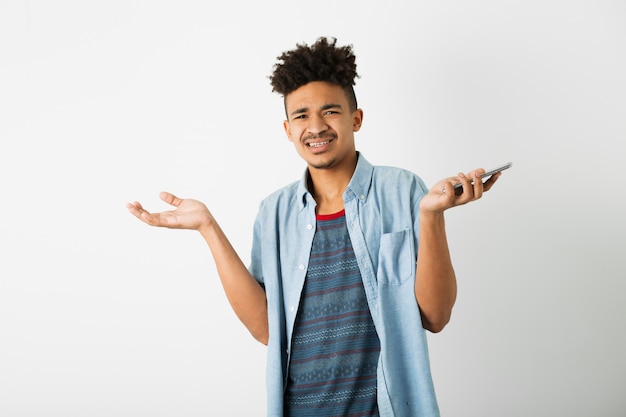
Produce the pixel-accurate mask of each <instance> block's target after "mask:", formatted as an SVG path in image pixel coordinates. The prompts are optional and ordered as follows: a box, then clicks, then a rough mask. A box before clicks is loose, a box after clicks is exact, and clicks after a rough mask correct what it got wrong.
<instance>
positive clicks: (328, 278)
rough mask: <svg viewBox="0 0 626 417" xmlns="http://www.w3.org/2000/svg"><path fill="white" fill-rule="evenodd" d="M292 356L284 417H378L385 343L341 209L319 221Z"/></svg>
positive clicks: (292, 346) (322, 216) (321, 217)
mask: <svg viewBox="0 0 626 417" xmlns="http://www.w3.org/2000/svg"><path fill="white" fill-rule="evenodd" d="M291 352H292V354H291V361H290V364H289V373H288V382H287V390H286V393H285V415H286V416H290V417H295V416H298V417H300V416H315V417H318V416H342V417H348V416H349V417H357V416H359V417H364V416H368V417H369V416H378V407H377V401H376V370H377V365H378V356H379V352H380V343H379V340H378V335H377V334H376V330H375V328H374V323H373V321H372V317H371V314H370V310H369V308H368V305H367V299H366V297H365V289H364V287H363V282H362V280H361V274H360V272H359V268H358V265H357V261H356V258H355V255H354V252H353V250H352V244H351V242H350V236H349V235H348V229H347V227H346V218H345V212H344V211H343V210H342V211H341V212H339V213H336V214H334V215H318V216H317V229H316V232H315V237H314V239H313V247H312V249H311V256H310V260H309V268H308V272H307V276H306V280H305V284H304V289H303V294H302V301H301V304H300V310H299V311H298V316H297V318H296V324H295V328H294V334H293V340H292V343H291Z"/></svg>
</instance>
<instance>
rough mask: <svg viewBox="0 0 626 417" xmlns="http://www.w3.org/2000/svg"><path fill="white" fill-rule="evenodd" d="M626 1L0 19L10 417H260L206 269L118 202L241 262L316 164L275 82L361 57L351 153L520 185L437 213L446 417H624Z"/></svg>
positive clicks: (396, 4) (3, 295)
mask: <svg viewBox="0 0 626 417" xmlns="http://www.w3.org/2000/svg"><path fill="white" fill-rule="evenodd" d="M624 22H626V2H623V1H604V0H600V1H592V0H589V1H581V0H573V1H565V0H562V1H556V0H542V1H495V0H494V1H459V0H451V1H438V2H435V1H395V0H393V1H387V2H364V1H358V2H357V1H342V2H330V1H321V2H316V3H294V2H287V1H274V2H257V1H252V0H247V1H241V0H239V1H231V2H220V3H212V2H200V1H178V2H165V1H134V2H128V1H106V2H104V1H101V2H96V1H91V2H81V1H55V2H46V1H35V0H30V1H27V0H21V1H18V0H0V184H1V185H2V192H1V193H0V210H1V212H0V214H1V218H2V221H1V222H0V415H1V416H6V417H18V416H19V417H33V416H46V417H48V416H64V417H70V416H72V417H73V416H81V417H82V416H90V417H98V416H118V417H126V416H132V417H137V416H152V417H154V416H263V415H264V413H265V401H266V400H265V376H264V373H265V348H264V347H263V346H261V345H260V344H258V343H257V342H255V341H254V340H253V339H252V337H251V336H249V335H248V334H247V331H246V330H245V329H244V328H243V326H242V325H241V324H240V323H239V322H238V321H237V319H236V318H235V316H234V314H233V313H232V311H231V310H230V307H229V306H228V303H227V301H226V299H225V296H224V294H223V291H222V289H221V286H220V284H219V280H218V277H217V275H216V272H215V269H214V265H213V262H212V259H211V257H210V253H209V251H208V249H207V248H206V247H205V244H204V242H203V240H202V239H201V238H200V236H199V235H197V234H195V233H193V232H189V231H173V230H165V229H154V228H150V227H148V226H146V225H144V224H142V223H140V222H139V221H138V220H136V219H135V218H134V217H132V216H131V215H130V214H128V213H127V211H126V209H125V204H126V203H127V202H130V201H134V200H139V201H141V202H142V203H143V204H144V206H145V207H146V208H147V209H149V210H154V211H161V210H164V209H166V208H167V207H166V205H165V204H164V203H162V202H161V201H160V200H159V199H158V193H159V192H160V191H162V190H167V191H171V192H173V193H175V194H177V195H179V196H181V197H191V198H197V199H200V200H202V201H204V202H205V203H206V204H207V205H208V207H209V208H210V209H211V210H212V212H213V213H214V215H215V216H216V217H217V219H218V220H219V221H220V223H221V225H222V227H223V229H224V230H225V231H226V233H227V234H228V236H229V237H230V239H231V241H232V243H233V245H234V246H235V247H236V248H237V249H238V251H239V253H240V255H241V256H242V258H243V259H244V261H245V262H246V263H247V261H248V259H249V251H250V243H251V238H252V230H251V229H252V224H253V221H254V216H255V214H256V210H257V207H258V203H259V201H260V199H261V198H263V197H264V196H265V195H267V194H269V193H270V192H272V191H274V190H275V189H276V188H278V187H280V186H282V185H285V184H287V183H289V182H291V181H294V180H296V179H298V178H299V177H300V175H301V174H302V172H303V169H304V165H303V162H302V161H301V160H300V159H299V157H298V156H297V154H296V152H295V151H294V150H293V149H292V147H291V144H290V143H289V142H288V141H287V139H286V137H285V135H284V133H283V130H282V120H283V109H282V100H281V98H280V97H278V96H277V95H276V94H274V93H272V92H271V87H270V85H269V80H268V79H267V76H268V75H269V74H270V73H271V71H272V66H273V64H274V62H275V58H276V57H277V56H278V55H279V54H280V53H281V52H282V51H283V50H286V49H290V48H292V47H294V46H295V44H296V43H301V42H306V43H311V42H314V41H315V39H316V38H317V37H319V36H322V35H325V36H335V37H337V38H338V40H339V43H340V44H352V45H353V46H354V50H355V53H356V55H357V65H358V72H359V74H360V75H361V78H360V79H358V80H357V85H356V91H357V97H358V99H359V105H360V107H362V108H363V109H364V112H365V118H364V126H363V129H362V130H361V131H360V132H359V133H358V134H357V146H358V148H359V149H360V150H361V151H362V152H363V153H364V155H365V156H366V157H367V158H368V159H369V160H370V161H371V162H373V163H375V164H387V165H396V166H401V167H404V168H408V169H410V170H412V171H414V172H416V173H417V174H419V175H420V176H422V178H424V180H425V181H426V182H427V184H429V185H432V184H434V183H435V182H436V181H437V180H439V179H440V178H442V177H446V176H449V175H454V174H456V173H457V172H459V171H469V170H471V169H473V168H476V167H479V166H482V167H484V168H491V167H492V166H495V165H498V164H500V163H503V162H508V161H512V162H513V164H514V165H513V168H512V169H510V170H508V171H506V172H505V173H504V175H503V176H502V178H501V180H500V181H499V183H498V184H497V186H496V187H494V189H493V190H492V191H490V192H489V193H488V194H486V195H485V197H484V198H483V199H482V200H480V201H478V202H476V203H474V204H471V205H468V206H465V207H460V208H455V209H453V210H451V211H450V212H449V213H448V214H447V226H448V237H449V243H450V247H451V251H452V256H453V261H454V264H455V268H456V272H457V277H458V281H459V296H458V301H457V304H456V306H455V310H454V313H453V318H452V321H451V323H450V324H449V326H448V327H447V328H446V329H445V330H444V331H443V332H442V333H440V334H436V335H429V341H430V351H431V357H432V367H433V373H434V379H435V386H436V390H437V393H438V397H439V402H440V407H441V410H442V415H443V416H446V417H453V416H471V417H474V416H477V417H478V416H480V417H501V416H507V417H517V416H520V417H521V416H528V415H532V416H550V417H552V416H569V417H578V416H580V417H587V416H591V415H593V416H599V417H603V416H606V417H618V416H624V415H626V399H625V397H624V395H623V394H624V387H625V386H626V361H624V356H623V352H624V351H626V327H625V323H624V318H625V317H626V303H624V294H625V293H626V283H625V278H626V270H625V267H624V262H623V252H624V248H626V219H625V214H624V213H626V204H625V203H624V197H623V185H622V183H623V181H622V178H623V175H622V170H623V167H624V166H625V165H626V164H625V163H626V117H625V115H626V77H624V74H626V25H625V24H624Z"/></svg>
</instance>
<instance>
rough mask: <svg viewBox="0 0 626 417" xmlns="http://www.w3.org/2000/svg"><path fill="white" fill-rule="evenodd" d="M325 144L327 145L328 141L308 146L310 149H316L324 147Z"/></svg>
mask: <svg viewBox="0 0 626 417" xmlns="http://www.w3.org/2000/svg"><path fill="white" fill-rule="evenodd" d="M326 144H328V141H326V142H318V143H309V146H310V147H312V148H318V147H320V146H324V145H326Z"/></svg>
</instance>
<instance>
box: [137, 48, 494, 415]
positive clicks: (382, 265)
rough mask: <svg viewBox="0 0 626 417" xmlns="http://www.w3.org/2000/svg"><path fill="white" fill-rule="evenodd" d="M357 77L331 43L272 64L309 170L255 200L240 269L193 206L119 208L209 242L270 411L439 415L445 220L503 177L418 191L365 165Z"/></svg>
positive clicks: (450, 276) (411, 181) (346, 51)
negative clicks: (253, 348)
mask: <svg viewBox="0 0 626 417" xmlns="http://www.w3.org/2000/svg"><path fill="white" fill-rule="evenodd" d="M357 76H358V75H357V72H356V64H355V56H354V54H353V51H352V48H351V47H350V46H343V47H339V46H337V45H336V40H335V39H331V40H329V39H326V38H320V39H318V40H317V42H315V43H314V44H312V45H310V46H307V45H297V47H296V48H295V49H293V50H291V51H287V52H284V53H283V54H282V55H281V56H280V57H278V62H277V63H276V65H275V68H274V72H273V74H272V75H271V77H270V80H271V84H272V86H273V91H275V92H277V93H279V94H281V95H282V96H283V97H284V105H285V111H286V117H287V119H286V120H285V121H284V128H285V132H286V134H287V137H288V138H289V140H290V141H291V142H293V144H294V146H295V148H296V151H297V152H298V154H299V155H300V156H301V157H302V159H304V161H305V162H306V164H307V169H306V171H305V173H304V176H303V178H302V179H301V180H300V181H297V182H294V183H292V184H290V185H287V186H286V187H284V188H282V189H280V190H278V191H276V192H275V193H273V194H271V195H270V196H269V197H267V198H266V199H264V200H263V202H262V203H261V205H260V208H259V212H258V216H257V219H256V222H255V225H254V237H253V246H252V259H251V265H250V266H249V267H246V266H245V265H244V264H243V262H242V261H241V259H240V258H239V256H238V255H237V253H236V252H235V250H234V249H233V248H232V246H231V245H230V243H229V241H228V239H227V238H226V236H225V235H224V233H223V232H222V230H221V229H220V227H219V225H218V223H217V222H216V220H215V219H214V218H213V216H212V215H211V213H210V212H209V210H208V209H207V208H206V206H205V205H204V204H203V203H201V202H199V201H196V200H191V199H180V198H178V197H176V196H174V195H172V194H169V193H161V198H162V199H163V200H164V201H165V202H167V203H169V204H171V205H173V206H174V207H175V210H173V211H166V212H163V213H149V212H147V211H146V210H145V209H144V208H143V207H142V206H141V204H140V203H138V202H135V203H133V204H129V205H128V209H129V211H130V212H131V213H132V214H134V215H135V216H137V217H138V218H139V219H140V220H142V221H144V222H145V223H147V224H149V225H152V226H162V227H170V228H183V229H195V230H198V231H199V232H200V233H201V235H202V236H203V237H204V239H205V240H206V242H207V244H208V246H209V248H210V250H211V253H212V255H213V257H214V259H215V262H216V266H217V270H218V273H219V276H220V279H221V282H222V285H223V286H224V289H225V292H226V295H227V297H228V300H229V302H230V304H231V305H232V307H233V309H234V311H235V313H236V314H237V316H238V317H239V318H240V320H241V321H242V322H243V324H244V325H245V326H246V327H247V328H248V329H249V331H250V332H251V334H252V335H253V336H254V337H255V338H256V339H257V340H259V341H260V342H261V343H264V344H267V346H268V363H267V389H268V416H283V415H284V416H377V415H380V416H403V417H404V416H411V417H413V416H438V415H439V411H438V406H437V401H436V397H435V392H434V388H433V383H432V378H431V374H430V365H429V358H428V349H427V342H426V334H425V329H426V330H429V331H431V332H439V331H441V330H442V329H443V327H444V326H445V325H446V324H447V323H448V320H449V319H450V315H451V311H452V307H453V305H454V302H455V298H456V278H455V274H454V270H453V267H452V263H451V260H450V254H449V251H448V244H447V240H446V233H445V225H444V211H445V210H447V209H449V208H451V207H454V206H458V205H462V204H465V203H468V202H470V201H474V200H476V199H478V198H480V197H481V196H482V194H483V192H484V191H487V190H489V188H491V186H492V185H493V184H494V182H495V181H496V180H497V178H498V177H499V175H500V174H495V175H493V176H492V177H491V178H490V179H489V180H487V181H486V182H485V183H484V184H483V183H482V181H481V180H480V178H479V175H480V174H482V173H483V172H484V170H482V169H477V170H474V171H472V172H470V173H468V174H467V175H464V174H458V175H457V176H455V177H450V178H446V179H444V180H441V181H439V182H438V183H437V184H436V185H435V186H434V187H433V188H432V189H431V190H430V191H428V189H427V188H426V186H425V185H424V183H423V181H422V180H421V179H420V178H419V177H418V176H416V175H415V174H413V173H411V172H408V171H406V170H403V169H399V168H392V167H375V166H372V165H371V164H370V163H369V162H368V161H367V160H366V159H365V158H364V156H363V155H361V154H359V152H357V150H356V147H355V142H354V133H355V132H357V131H359V129H360V128H361V124H362V122H363V111H362V110H361V109H359V108H358V107H357V101H356V97H355V94H354V89H353V85H354V80H355V78H356V77H357ZM474 179H477V180H476V181H473V180H474ZM457 182H460V183H461V184H462V185H463V192H462V194H460V195H457V194H456V193H455V190H454V188H453V187H454V184H455V183H457Z"/></svg>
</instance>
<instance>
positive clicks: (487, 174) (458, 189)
mask: <svg viewBox="0 0 626 417" xmlns="http://www.w3.org/2000/svg"><path fill="white" fill-rule="evenodd" d="M512 166H513V162H507V163H506V164H504V165H502V166H499V167H497V168H494V169H492V170H490V171H487V172H485V173H484V174H483V175H481V176H480V178H481V179H483V178H489V177H491V176H492V175H493V174H495V173H497V172H500V171H504V170H505V169H509V168H511V167H512ZM472 184H474V181H472ZM462 193H463V184H461V183H460V182H459V183H458V184H454V194H456V195H460V194H462Z"/></svg>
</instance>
